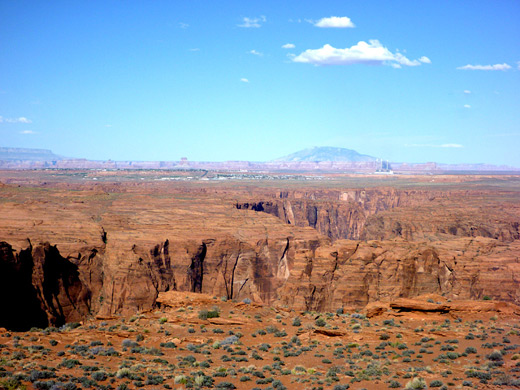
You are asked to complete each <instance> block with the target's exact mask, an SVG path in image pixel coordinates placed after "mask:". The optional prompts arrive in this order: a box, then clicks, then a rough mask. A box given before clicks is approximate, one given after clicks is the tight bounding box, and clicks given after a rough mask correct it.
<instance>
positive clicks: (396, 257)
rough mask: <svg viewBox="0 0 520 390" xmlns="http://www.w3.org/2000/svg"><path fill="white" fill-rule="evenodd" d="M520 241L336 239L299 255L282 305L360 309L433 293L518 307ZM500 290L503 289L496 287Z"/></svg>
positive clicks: (328, 308) (283, 289)
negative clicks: (510, 303)
mask: <svg viewBox="0 0 520 390" xmlns="http://www.w3.org/2000/svg"><path fill="white" fill-rule="evenodd" d="M519 250H520V245H519V243H518V242H515V243H514V244H510V245H506V244H503V243H499V242H497V241H496V240H492V239H484V238H479V239H477V240H474V239H468V238H462V239H456V240H452V241H442V242H440V241H439V242H436V243H434V244H429V243H424V242H423V243H406V242H403V241H383V242H378V241H370V242H359V241H358V242H356V241H338V242H336V243H335V244H334V245H332V246H329V247H320V248H318V249H317V250H316V251H307V252H305V253H301V254H300V256H299V257H300V261H295V262H294V267H293V268H292V270H291V275H290V277H289V279H288V281H287V283H286V284H285V285H284V286H283V288H282V289H281V290H280V291H279V299H280V302H281V303H283V304H286V305H289V306H290V307H297V308H300V309H305V310H316V311H331V310H335V309H337V308H340V307H349V308H351V307H358V308H359V307H362V306H365V305H366V304H368V303H370V302H374V301H389V300H392V299H395V298H399V297H415V296H418V295H421V294H427V293H435V294H439V295H443V296H445V297H447V298H452V299H482V297H483V296H484V295H488V296H490V297H493V298H494V299H498V300H505V301H511V302H515V303H517V304H518V303H520V279H519V278H518V273H517V272H518V271H519V270H520V262H519V258H518V253H520V252H519ZM497 286H500V288H497Z"/></svg>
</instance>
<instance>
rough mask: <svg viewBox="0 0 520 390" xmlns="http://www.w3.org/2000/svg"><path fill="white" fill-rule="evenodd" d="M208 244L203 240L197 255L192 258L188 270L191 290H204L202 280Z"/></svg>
mask: <svg viewBox="0 0 520 390" xmlns="http://www.w3.org/2000/svg"><path fill="white" fill-rule="evenodd" d="M206 252H207V246H206V244H205V243H204V242H203V243H202V245H201V246H200V247H199V249H198V251H197V253H196V254H195V256H193V257H192V259H191V264H190V268H189V270H188V280H189V281H190V284H191V286H190V291H191V292H198V293H200V292H202V280H203V277H204V259H205V258H206Z"/></svg>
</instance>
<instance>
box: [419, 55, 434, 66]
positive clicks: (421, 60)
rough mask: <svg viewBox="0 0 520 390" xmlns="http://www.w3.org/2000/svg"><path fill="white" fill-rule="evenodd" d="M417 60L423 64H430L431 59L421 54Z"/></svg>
mask: <svg viewBox="0 0 520 390" xmlns="http://www.w3.org/2000/svg"><path fill="white" fill-rule="evenodd" d="M419 61H420V62H422V63H423V64H431V63H432V61H431V60H430V59H429V58H428V57H426V56H422V57H421V58H419Z"/></svg>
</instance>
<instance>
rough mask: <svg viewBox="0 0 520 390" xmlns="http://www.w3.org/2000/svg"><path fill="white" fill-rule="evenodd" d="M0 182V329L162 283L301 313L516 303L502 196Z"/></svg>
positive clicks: (146, 297) (513, 218) (66, 315)
mask: <svg viewBox="0 0 520 390" xmlns="http://www.w3.org/2000/svg"><path fill="white" fill-rule="evenodd" d="M81 188H83V191H78V189H81ZM0 190H1V195H2V198H1V202H0V241H2V243H1V244H0V267H1V268H0V271H1V272H0V277H2V278H3V279H2V283H1V288H2V291H1V292H2V293H1V294H0V297H1V298H0V305H1V306H0V310H2V312H3V313H9V315H8V316H1V317H0V322H2V323H0V326H6V327H11V328H19V329H21V328H29V327H31V326H42V327H43V326H46V325H49V324H54V325H61V324H63V323H65V322H69V321H77V320H78V319H81V318H85V317H86V316H88V315H95V314H99V315H114V314H122V315H128V314H134V313H136V312H139V311H143V310H149V309H151V308H153V307H154V306H155V304H156V299H157V296H158V294H159V293H160V292H165V291H172V290H173V291H191V292H203V293H206V294H209V295H212V296H218V297H227V298H228V299H238V300H242V299H244V298H250V299H251V300H253V301H255V302H259V303H265V304H273V305H288V306H290V307H292V308H295V309H301V310H335V309H337V308H339V307H362V306H364V305H366V304H367V303H370V302H374V301H380V300H383V301H385V300H391V299H394V298H398V297H413V296H417V295H420V294H425V293H436V294H442V295H444V296H445V297H448V298H457V299H481V298H482V297H483V296H485V295H488V296H490V297H492V298H495V299H500V300H507V301H510V302H515V303H520V296H519V291H520V280H519V279H518V275H519V274H520V272H519V271H520V262H519V258H518V253H520V247H519V242H520V241H519V240H518V221H519V220H520V218H519V215H520V213H519V211H518V206H516V202H514V199H515V197H514V196H512V195H511V194H510V193H509V192H507V193H506V195H504V194H502V193H497V192H496V191H491V192H489V191H488V192H485V191H482V190H478V191H477V190H475V191H469V192H468V191H465V192H460V191H432V190H428V189H423V190H406V191H405V190H400V189H392V188H390V189H388V188H386V189H373V188H372V189H366V190H364V189H354V190H333V191H324V190H321V189H314V190H306V191H280V190H279V189H270V188H262V187H261V186H260V187H259V188H258V189H256V190H254V189H253V190H251V188H250V187H248V188H238V189H237V188H231V187H211V186H206V187H204V186H200V185H194V186H192V187H189V186H185V187H182V188H179V187H178V186H176V185H174V184H168V185H166V184H163V183H161V184H154V183H148V184H147V186H146V185H136V184H135V183H133V182H132V183H129V184H121V183H104V184H100V185H99V186H98V185H96V184H93V183H92V182H87V183H86V184H78V183H75V184H73V188H70V187H69V185H68V184H63V183H59V184H51V185H46V186H45V187H33V186H23V185H22V186H21V187H18V186H13V185H6V186H4V187H2V188H1V189H0ZM255 191H256V192H255ZM262 199H263V200H262ZM497 205H498V206H497ZM397 224H399V225H400V228H397V227H396V226H397ZM452 227H455V228H456V229H452ZM320 233H321V234H320ZM345 237H346V238H349V239H351V240H344V239H343V238H345ZM13 318H17V320H12V319H13Z"/></svg>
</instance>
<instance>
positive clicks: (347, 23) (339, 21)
mask: <svg viewBox="0 0 520 390" xmlns="http://www.w3.org/2000/svg"><path fill="white" fill-rule="evenodd" d="M313 24H314V25H315V26H316V27H321V28H354V27H356V26H355V25H354V23H352V20H350V18H348V17H346V16H331V17H330V18H321V19H320V20H318V21H317V22H316V23H313Z"/></svg>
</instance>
